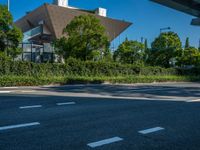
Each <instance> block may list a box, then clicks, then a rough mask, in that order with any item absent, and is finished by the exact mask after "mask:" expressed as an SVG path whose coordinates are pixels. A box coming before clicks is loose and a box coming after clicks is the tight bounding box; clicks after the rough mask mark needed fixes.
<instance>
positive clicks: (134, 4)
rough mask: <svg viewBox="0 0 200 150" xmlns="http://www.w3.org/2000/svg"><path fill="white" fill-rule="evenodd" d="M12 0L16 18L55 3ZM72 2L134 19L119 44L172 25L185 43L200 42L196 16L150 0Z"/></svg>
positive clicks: (153, 34) (3, 0) (71, 1)
mask: <svg viewBox="0 0 200 150" xmlns="http://www.w3.org/2000/svg"><path fill="white" fill-rule="evenodd" d="M6 1H7V0H0V3H1V4H2V3H3V4H6ZM10 1H11V8H10V10H11V12H12V14H13V16H14V19H15V20H17V19H19V18H20V17H22V16H23V15H24V14H25V12H27V11H30V10H33V9H35V8H37V7H38V6H40V5H42V4H43V3H45V2H47V3H51V2H52V1H53V0H10ZM69 4H70V5H71V6H74V7H79V8H84V9H95V8H97V7H104V8H107V9H108V16H109V17H111V18H117V19H121V20H126V21H129V22H132V23H133V25H132V26H131V27H129V29H127V30H126V31H125V32H124V33H123V34H122V35H121V36H120V37H118V38H117V39H116V40H115V41H114V42H113V43H112V45H114V46H115V47H116V46H117V45H118V44H119V43H121V42H122V41H123V40H124V39H125V37H128V38H129V39H132V40H138V41H140V40H141V37H144V38H147V39H148V42H149V44H150V43H151V42H152V41H153V40H154V39H155V37H156V36H158V35H159V32H160V28H163V27H168V26H170V27H171V28H172V31H174V32H176V33H178V34H179V36H180V38H181V40H182V42H183V44H184V43H185V39H186V37H189V38H190V43H191V45H193V46H198V45H199V39H200V27H195V26H191V25H190V22H191V19H192V18H194V17H193V16H189V15H186V14H184V13H181V12H178V11H175V10H172V9H169V8H166V7H164V6H161V5H158V4H155V3H152V2H150V1H149V0H69Z"/></svg>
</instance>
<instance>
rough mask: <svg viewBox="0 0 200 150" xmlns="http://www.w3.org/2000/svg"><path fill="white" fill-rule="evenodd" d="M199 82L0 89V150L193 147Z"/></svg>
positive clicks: (197, 134) (199, 119) (198, 127)
mask: <svg viewBox="0 0 200 150" xmlns="http://www.w3.org/2000/svg"><path fill="white" fill-rule="evenodd" d="M199 94H200V85H199V84H192V83H180V84H153V85H152V84H147V85H137V86H122V85H120V86H119V85H71V86H55V87H31V88H30V87H16V88H0V150H90V149H97V150H161V149H162V150H199V149H200V142H199V141H200V95H199Z"/></svg>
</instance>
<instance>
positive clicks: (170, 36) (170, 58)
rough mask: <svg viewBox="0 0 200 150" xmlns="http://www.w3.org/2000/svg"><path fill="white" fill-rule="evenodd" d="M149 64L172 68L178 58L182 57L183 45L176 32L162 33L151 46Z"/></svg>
mask: <svg viewBox="0 0 200 150" xmlns="http://www.w3.org/2000/svg"><path fill="white" fill-rule="evenodd" d="M151 47H152V49H151V53H150V56H149V60H148V63H149V64H151V65H156V66H162V67H170V66H171V65H172V64H173V63H174V60H175V59H176V57H178V56H180V55H182V44H181V41H180V38H179V36H178V35H177V34H176V33H174V32H166V33H161V34H160V35H159V37H157V38H156V39H155V40H154V41H153V42H152V44H151Z"/></svg>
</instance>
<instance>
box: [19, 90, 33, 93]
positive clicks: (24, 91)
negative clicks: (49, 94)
mask: <svg viewBox="0 0 200 150" xmlns="http://www.w3.org/2000/svg"><path fill="white" fill-rule="evenodd" d="M19 92H22V93H32V92H36V91H35V90H27V91H26V90H22V91H19Z"/></svg>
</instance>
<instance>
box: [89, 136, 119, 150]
mask: <svg viewBox="0 0 200 150" xmlns="http://www.w3.org/2000/svg"><path fill="white" fill-rule="evenodd" d="M122 140H123V139H122V138H120V137H113V138H109V139H105V140H101V141H98V142H93V143H89V144H87V146H89V147H91V148H95V147H99V146H103V145H107V144H111V143H115V142H119V141H122Z"/></svg>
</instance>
